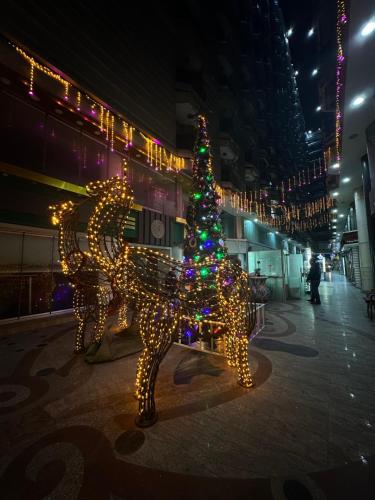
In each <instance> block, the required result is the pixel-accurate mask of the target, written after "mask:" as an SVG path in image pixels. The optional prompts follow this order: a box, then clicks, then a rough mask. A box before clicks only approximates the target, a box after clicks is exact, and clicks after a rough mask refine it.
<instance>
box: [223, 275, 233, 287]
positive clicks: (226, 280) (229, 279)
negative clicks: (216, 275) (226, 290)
mask: <svg viewBox="0 0 375 500" xmlns="http://www.w3.org/2000/svg"><path fill="white" fill-rule="evenodd" d="M232 283H233V278H230V277H229V278H226V279H225V280H224V286H229V285H231V284H232Z"/></svg>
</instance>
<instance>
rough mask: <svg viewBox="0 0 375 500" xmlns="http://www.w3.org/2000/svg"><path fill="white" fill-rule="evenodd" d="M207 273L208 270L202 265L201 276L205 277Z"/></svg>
mask: <svg viewBox="0 0 375 500" xmlns="http://www.w3.org/2000/svg"><path fill="white" fill-rule="evenodd" d="M208 273H209V271H208V269H207V267H202V269H201V276H202V278H206V277H207V276H208Z"/></svg>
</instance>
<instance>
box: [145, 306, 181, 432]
mask: <svg viewBox="0 0 375 500" xmlns="http://www.w3.org/2000/svg"><path fill="white" fill-rule="evenodd" d="M160 313H161V307H160V306H157V307H155V306H154V307H151V308H150V309H149V310H148V311H147V312H146V313H143V311H142V313H141V316H143V318H141V322H140V323H141V328H142V325H143V328H144V331H143V332H142V337H143V339H144V343H145V348H144V350H143V351H142V354H141V356H140V358H139V360H138V365H137V378H136V397H137V399H138V402H139V407H138V416H137V418H136V424H137V425H138V426H139V427H148V426H150V425H153V424H154V423H155V422H156V420H157V414H156V410H155V399H154V392H155V383H156V377H157V374H158V371H159V366H160V363H161V362H162V360H163V358H164V356H165V355H166V354H167V352H168V350H169V348H170V347H171V345H172V342H173V334H174V333H175V330H176V328H177V324H178V318H177V317H176V318H168V319H163V318H158V314H160Z"/></svg>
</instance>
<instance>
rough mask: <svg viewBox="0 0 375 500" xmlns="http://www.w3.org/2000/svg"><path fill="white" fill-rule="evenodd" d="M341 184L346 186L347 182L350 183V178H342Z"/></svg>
mask: <svg viewBox="0 0 375 500" xmlns="http://www.w3.org/2000/svg"><path fill="white" fill-rule="evenodd" d="M342 182H343V183H344V184H347V183H348V182H350V177H344V178H343V180H342Z"/></svg>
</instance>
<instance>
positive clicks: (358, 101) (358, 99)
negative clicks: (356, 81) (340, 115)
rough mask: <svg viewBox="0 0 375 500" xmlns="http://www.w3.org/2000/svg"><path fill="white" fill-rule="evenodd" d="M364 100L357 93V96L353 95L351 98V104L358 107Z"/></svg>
mask: <svg viewBox="0 0 375 500" xmlns="http://www.w3.org/2000/svg"><path fill="white" fill-rule="evenodd" d="M364 102H365V97H364V96H363V95H357V97H354V99H353V100H352V106H353V107H354V108H358V107H359V106H361V105H362V104H363V103H364Z"/></svg>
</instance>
